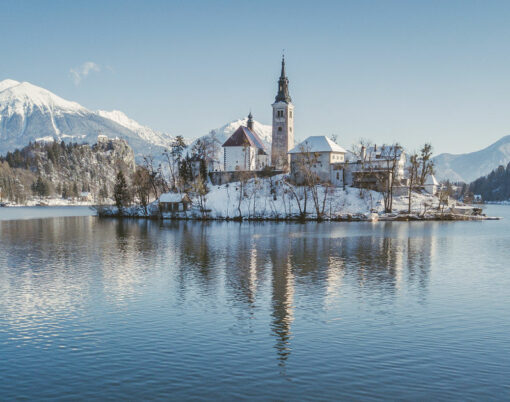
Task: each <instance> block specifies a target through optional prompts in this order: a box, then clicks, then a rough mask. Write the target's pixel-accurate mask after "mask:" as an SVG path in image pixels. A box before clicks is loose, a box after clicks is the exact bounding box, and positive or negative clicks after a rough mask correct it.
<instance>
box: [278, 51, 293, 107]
mask: <svg viewBox="0 0 510 402" xmlns="http://www.w3.org/2000/svg"><path fill="white" fill-rule="evenodd" d="M275 102H285V103H291V102H292V99H291V98H290V95H289V79H288V78H287V76H286V75H285V56H282V72H281V74H280V79H279V80H278V93H277V94H276V98H275Z"/></svg>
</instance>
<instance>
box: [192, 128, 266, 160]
mask: <svg viewBox="0 0 510 402" xmlns="http://www.w3.org/2000/svg"><path fill="white" fill-rule="evenodd" d="M247 124H248V118H244V119H239V120H235V121H232V122H230V123H227V124H225V125H224V126H221V127H219V128H215V129H214V130H211V131H209V133H208V134H206V135H203V136H201V137H199V138H197V139H195V140H194V141H192V142H191V144H190V145H189V146H188V152H191V149H192V148H193V145H195V143H196V142H197V141H198V140H203V139H212V138H213V137H214V138H215V139H216V140H217V142H218V145H219V146H218V147H217V149H216V152H215V156H214V158H215V159H216V163H217V166H218V167H221V166H222V164H223V148H222V147H221V146H222V145H223V143H224V142H225V141H227V139H228V138H229V137H230V136H231V135H232V134H233V133H234V131H236V130H237V129H238V128H239V127H240V126H246V125H247ZM253 131H255V133H256V134H257V135H258V136H259V137H260V139H261V140H262V143H263V145H264V146H265V147H266V152H268V154H270V153H271V138H272V126H267V125H265V124H262V123H259V122H258V121H256V120H253ZM215 165H216V164H215Z"/></svg>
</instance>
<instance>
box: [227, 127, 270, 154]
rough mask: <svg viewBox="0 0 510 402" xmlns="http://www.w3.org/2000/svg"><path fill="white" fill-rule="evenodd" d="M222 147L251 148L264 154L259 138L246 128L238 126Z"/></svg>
mask: <svg viewBox="0 0 510 402" xmlns="http://www.w3.org/2000/svg"><path fill="white" fill-rule="evenodd" d="M222 146H223V147H244V146H251V147H255V148H258V149H261V150H263V151H264V152H265V148H264V144H263V143H262V141H261V139H260V138H259V136H258V135H257V134H256V133H255V132H254V131H252V130H250V129H249V128H248V127H245V126H240V127H239V128H238V129H237V130H236V131H234V133H233V134H232V135H231V136H230V137H229V138H228V139H227V141H225V143H224V144H223V145H222Z"/></svg>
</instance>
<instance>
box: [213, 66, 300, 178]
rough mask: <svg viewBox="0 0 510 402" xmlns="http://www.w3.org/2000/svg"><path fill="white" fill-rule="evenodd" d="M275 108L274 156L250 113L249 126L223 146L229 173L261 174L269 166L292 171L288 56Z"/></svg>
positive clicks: (244, 127)
mask: <svg viewBox="0 0 510 402" xmlns="http://www.w3.org/2000/svg"><path fill="white" fill-rule="evenodd" d="M272 108H273V125H272V136H271V137H272V144H271V153H270V155H269V154H268V151H267V150H266V149H265V146H264V144H263V142H262V141H261V139H260V138H259V136H258V135H257V133H255V130H254V129H253V116H252V114H251V112H250V114H249V116H248V123H247V125H246V126H241V127H239V128H238V129H237V130H236V131H235V132H234V133H233V134H232V135H231V136H230V137H229V138H228V139H227V140H226V141H225V143H224V144H223V145H222V147H223V168H224V170H225V171H227V172H232V171H258V170H262V169H264V168H265V167H266V166H271V167H272V168H273V169H274V170H283V171H287V170H288V169H289V154H288V152H289V151H290V150H291V149H292V148H293V147H294V105H293V104H292V99H291V97H290V94H289V79H288V78H287V75H286V73H285V58H284V57H282V69H281V73H280V78H279V79H278V91H277V94H276V97H275V101H274V103H273V104H272Z"/></svg>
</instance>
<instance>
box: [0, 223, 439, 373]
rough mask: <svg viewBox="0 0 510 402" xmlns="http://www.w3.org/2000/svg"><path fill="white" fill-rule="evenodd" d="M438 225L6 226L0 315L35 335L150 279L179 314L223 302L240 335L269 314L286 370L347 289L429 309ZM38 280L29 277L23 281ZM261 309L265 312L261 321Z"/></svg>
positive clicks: (1, 228)
mask: <svg viewBox="0 0 510 402" xmlns="http://www.w3.org/2000/svg"><path fill="white" fill-rule="evenodd" d="M422 225H426V224H422ZM435 229H437V228H435V227H434V224H430V225H429V226H428V229H427V230H425V231H424V232H423V231H422V232H421V233H422V234H421V235H420V236H417V235H415V234H413V232H412V226H411V225H408V224H405V223H402V224H390V223H388V224H385V223H379V224H378V225H375V226H372V225H370V224H364V223H362V224H345V223H344V224H342V223H338V224H335V223H320V224H318V223H307V224H294V223H290V224H287V223H268V222H266V223H234V222H231V223H226V222H205V223H200V222H157V221H143V220H124V221H118V220H98V219H95V218H91V217H86V218H62V219H53V220H46V221H41V220H31V221H10V222H4V223H0V234H1V239H0V242H1V246H2V247H0V263H2V264H4V265H5V266H7V267H8V268H7V269H4V270H2V278H1V279H2V280H1V281H0V293H1V294H4V295H6V294H8V293H9V294H10V296H9V298H5V297H4V298H3V301H0V308H1V309H2V311H4V312H5V316H6V317H7V321H9V322H11V324H12V325H13V326H17V328H18V329H20V328H22V329H20V331H21V332H23V333H24V334H25V335H26V333H27V331H29V330H30V329H31V326H32V329H33V327H34V326H36V327H38V328H39V329H40V325H39V324H40V322H41V321H44V320H47V319H50V318H52V319H55V320H57V319H58V317H59V316H61V315H65V314H72V311H73V310H75V309H77V308H80V306H83V305H84V303H85V302H86V301H85V298H86V297H87V294H88V293H90V292H95V293H94V296H95V297H98V298H99V297H102V296H104V297H105V298H106V300H108V301H109V302H110V303H114V304H115V305H118V306H126V305H127V303H128V302H129V301H130V300H131V299H132V298H136V297H141V296H143V295H144V292H151V291H153V290H151V287H149V286H148V285H147V283H149V282H151V281H153V285H152V286H156V285H155V284H156V283H157V284H158V285H160V286H165V287H167V288H168V292H170V291H171V289H172V288H173V289H175V293H176V295H175V296H174V297H175V299H176V300H175V301H174V303H176V304H175V305H174V306H171V305H169V306H168V307H167V308H169V309H170V308H177V307H178V308H184V306H185V303H186V302H190V301H193V302H194V303H195V305H197V306H203V308H204V309H205V310H207V309H220V308H225V307H226V308H228V309H230V311H231V313H232V315H234V317H235V318H236V321H237V327H236V328H234V329H233V330H236V331H255V330H257V327H256V326H255V324H256V323H258V322H260V321H263V320H264V318H266V321H267V319H268V318H269V322H270V324H269V325H270V331H271V332H272V334H273V336H274V339H275V344H274V348H275V350H276V354H277V359H278V365H279V367H280V370H281V372H284V371H285V365H286V362H287V361H288V359H290V358H291V353H292V342H293V337H294V335H293V330H292V327H293V326H295V325H299V320H300V319H301V320H310V321H312V322H313V320H315V319H317V317H318V316H319V315H321V314H322V315H324V314H323V313H324V312H326V313H327V312H328V311H329V310H331V309H335V307H336V306H338V305H340V304H341V303H342V292H343V288H348V289H349V290H350V291H354V292H356V294H357V296H358V297H360V298H364V299H366V301H367V302H368V305H370V306H372V307H374V308H375V309H377V308H378V306H381V305H387V304H388V303H394V300H395V297H396V296H397V295H398V293H399V292H400V291H403V290H405V291H408V292H409V291H415V292H418V294H419V296H420V300H421V301H422V302H425V301H426V297H427V287H428V284H429V275H430V266H431V262H432V259H433V258H434V254H435V250H436V248H437V244H436V243H437V238H436V237H435V236H433V233H434V231H435ZM423 233H425V234H423ZM27 250H28V251H27ZM34 274H37V275H39V279H38V280H37V281H32V279H31V278H32V275H34ZM98 287H100V289H101V291H99V290H98ZM91 289H94V290H91ZM13 292H17V293H18V294H19V297H13V296H12V294H13ZM27 295H30V297H28V298H27ZM6 300H8V301H6ZM268 310H269V316H266V317H262V315H264V314H266V312H267V311H268ZM336 310H337V311H336V313H339V314H341V310H339V309H336ZM298 312H299V314H297V313H298ZM266 328H267V327H266ZM40 333H42V332H40Z"/></svg>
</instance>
